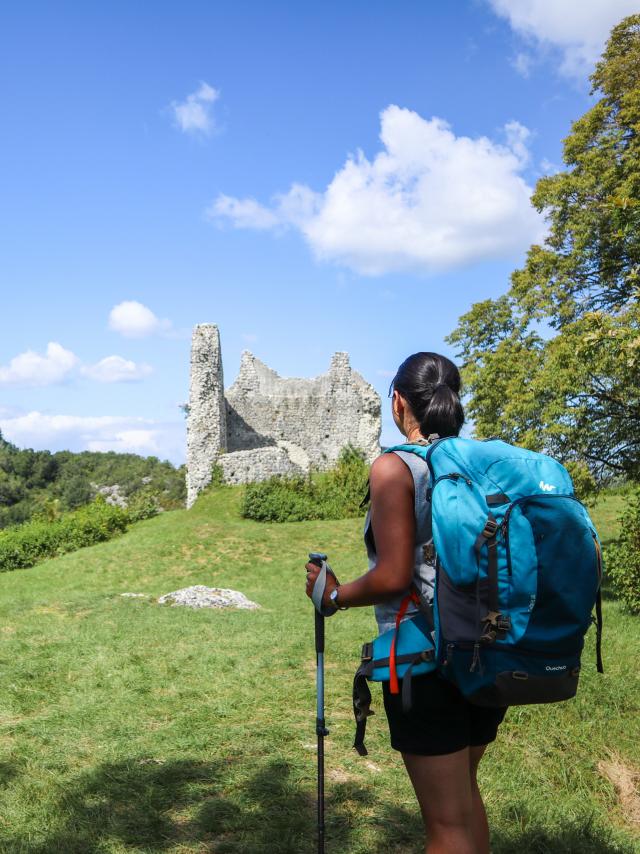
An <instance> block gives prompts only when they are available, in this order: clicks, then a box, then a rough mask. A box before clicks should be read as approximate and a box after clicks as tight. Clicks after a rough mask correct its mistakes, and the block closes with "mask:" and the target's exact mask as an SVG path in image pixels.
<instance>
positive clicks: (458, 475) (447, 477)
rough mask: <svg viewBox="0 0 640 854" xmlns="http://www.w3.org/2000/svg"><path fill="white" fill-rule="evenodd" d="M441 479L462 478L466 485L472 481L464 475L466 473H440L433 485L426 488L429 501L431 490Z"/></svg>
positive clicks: (471, 484) (469, 484) (470, 484)
mask: <svg viewBox="0 0 640 854" xmlns="http://www.w3.org/2000/svg"><path fill="white" fill-rule="evenodd" d="M442 480H464V482H465V483H466V484H467V486H473V481H472V480H470V479H469V478H468V477H466V475H464V474H460V472H459V471H452V472H451V473H450V474H441V475H440V477H437V478H436V479H435V482H434V484H433V486H430V487H429V488H428V489H427V501H431V497H432V495H433V490H434V489H435V488H436V486H437V485H438V484H439V483H440V481H442Z"/></svg>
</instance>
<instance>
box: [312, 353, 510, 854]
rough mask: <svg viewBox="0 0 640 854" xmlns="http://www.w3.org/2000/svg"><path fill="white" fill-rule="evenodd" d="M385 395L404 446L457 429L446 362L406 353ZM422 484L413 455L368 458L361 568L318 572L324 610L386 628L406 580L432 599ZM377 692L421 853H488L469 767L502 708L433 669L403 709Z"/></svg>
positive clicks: (421, 465)
mask: <svg viewBox="0 0 640 854" xmlns="http://www.w3.org/2000/svg"><path fill="white" fill-rule="evenodd" d="M391 389H392V390H393V398H392V411H393V420H394V421H395V424H396V426H397V427H398V429H399V430H400V432H401V433H402V434H403V435H404V436H405V437H406V440H407V442H408V443H411V444H422V443H426V442H427V437H428V436H430V435H431V434H437V435H438V436H440V437H445V436H457V435H458V433H459V432H460V428H461V427H462V424H463V422H464V412H463V409H462V404H461V403H460V397H459V392H460V374H459V372H458V369H457V368H456V366H455V365H454V364H453V362H451V361H450V360H449V359H447V358H445V357H444V356H440V355H438V354H436V353H415V354H414V355H413V356H409V358H408V359H406V360H405V361H404V362H403V363H402V364H401V365H400V367H399V368H398V372H397V373H396V375H395V377H394V379H393V381H392V383H391ZM428 480H429V475H428V468H427V464H426V462H425V461H424V460H423V459H422V458H421V457H418V456H416V455H415V454H411V453H407V452H403V451H394V452H392V453H388V454H383V455H382V456H380V457H378V459H377V460H375V462H374V463H373V465H372V467H371V473H370V479H369V483H370V488H371V506H370V509H369V512H368V514H367V518H366V521H365V544H366V547H367V555H368V558H369V567H370V568H369V571H368V572H366V573H365V574H364V575H361V576H360V577H359V578H356V580H355V581H351V582H349V583H348V584H339V583H338V582H337V581H336V580H334V579H333V578H332V577H331V576H330V575H328V576H327V586H326V589H325V594H324V601H323V604H324V605H326V606H327V607H330V606H331V605H334V606H338V607H340V608H354V607H361V606H363V605H375V615H376V621H377V623H378V630H379V632H380V633H382V632H386V631H388V630H389V629H392V628H394V626H395V620H396V615H397V613H398V610H399V608H400V603H401V602H402V600H403V599H404V597H405V596H406V594H407V592H408V590H409V588H410V587H411V585H412V583H416V584H417V585H419V587H420V592H421V593H422V595H423V596H426V597H427V599H432V598H433V585H434V579H435V568H434V567H433V566H432V565H430V564H429V563H427V562H426V561H425V557H424V549H423V546H424V545H425V544H429V543H431V540H432V538H431V530H430V514H429V506H428V503H427V486H428ZM306 569H307V585H306V591H307V595H308V596H311V591H312V589H313V585H314V583H315V580H316V578H317V576H318V573H319V569H318V567H317V566H315V565H314V564H312V563H308V564H307V565H306ZM336 589H337V591H338V592H337V593H336V594H334V598H333V599H331V598H330V597H331V594H332V593H333V591H334V590H336ZM415 612H416V608H415V605H412V606H410V608H409V610H408V611H407V614H406V618H408V617H411V616H415ZM406 618H405V619H406ZM383 693H384V707H385V712H386V715H387V720H388V724H389V731H390V736H391V746H392V747H393V748H394V749H395V750H398V751H400V753H401V754H402V759H403V761H404V764H405V767H406V769H407V772H408V774H409V777H410V779H411V782H412V784H413V788H414V790H415V793H416V797H417V799H418V803H419V805H420V810H421V812H422V817H423V820H424V824H425V830H426V833H427V845H426V852H427V854H489V827H488V824H487V816H486V812H485V809H484V804H483V802H482V796H481V794H480V790H479V789H478V782H477V771H478V765H479V763H480V760H481V759H482V755H483V754H484V752H485V750H486V748H487V745H488V744H489V743H490V742H492V741H493V740H494V739H495V737H496V732H497V729H498V726H499V724H500V722H501V721H502V719H503V717H504V714H505V711H506V709H503V708H499V709H495V708H484V707H481V706H474V705H472V704H471V703H469V702H467V701H466V700H465V699H464V698H463V697H462V695H461V694H460V693H459V691H458V689H457V688H456V687H455V686H453V685H452V684H450V683H449V682H446V681H445V680H444V679H442V678H441V677H440V676H439V675H438V674H437V673H436V672H432V673H427V674H423V675H419V676H414V678H413V685H412V708H411V710H410V712H408V713H405V712H403V709H402V700H401V696H400V694H392V693H391V692H390V689H389V683H388V682H383Z"/></svg>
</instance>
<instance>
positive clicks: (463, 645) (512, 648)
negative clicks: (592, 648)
mask: <svg viewBox="0 0 640 854" xmlns="http://www.w3.org/2000/svg"><path fill="white" fill-rule="evenodd" d="M475 645H476V642H475V641H458V643H447V644H446V650H447V660H446V661H445V662H444V663H445V664H449V663H450V661H451V658H452V654H453V652H454V650H455V649H456V648H457V649H460V650H463V651H465V652H471V651H472V650H473V649H474V647H475ZM482 651H483V652H501V651H505V652H509V653H512V654H513V655H520V654H522V655H537V656H547V657H548V658H567V657H568V656H570V655H576V654H580V653H581V652H582V647H580V649H575V650H572V651H571V652H550V651H547V650H538V649H525V648H520V647H518V646H516V645H509V646H496V644H493V645H492V646H485V647H483V648H482Z"/></svg>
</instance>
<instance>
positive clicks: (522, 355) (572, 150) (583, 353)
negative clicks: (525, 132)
mask: <svg viewBox="0 0 640 854" xmlns="http://www.w3.org/2000/svg"><path fill="white" fill-rule="evenodd" d="M591 82H592V93H594V94H599V95H600V98H599V100H598V101H597V102H596V103H595V104H594V105H593V107H591V109H590V110H589V111H588V112H587V113H585V115H584V116H582V117H581V118H580V119H578V121H576V122H575V123H574V124H573V126H572V128H571V133H570V134H569V136H568V137H567V138H566V139H565V141H564V163H565V165H566V168H565V169H564V170H563V171H561V172H559V173H557V174H556V175H552V176H546V177H544V178H541V179H540V180H539V181H538V184H537V186H536V189H535V192H534V194H533V196H532V202H533V204H534V205H535V207H536V208H537V209H538V210H539V211H540V212H541V213H543V214H544V215H545V217H546V220H547V223H548V234H547V237H546V239H545V242H544V244H543V245H542V246H539V245H534V246H532V247H531V248H530V250H529V252H528V255H527V259H526V263H525V265H524V267H523V268H522V269H520V270H517V271H515V272H514V273H513V275H512V277H511V287H510V290H509V292H508V293H507V294H506V295H505V296H502V297H500V298H499V299H497V300H485V301H484V302H480V303H476V304H475V305H474V306H473V307H472V308H471V310H470V311H469V312H468V313H467V314H465V315H464V316H463V317H461V318H460V321H459V325H458V327H457V329H456V330H455V331H454V332H453V333H452V334H451V335H450V336H449V339H448V340H449V342H450V343H452V344H454V345H455V346H456V347H457V348H458V353H459V355H460V356H461V358H462V360H463V378H464V381H465V386H466V390H467V393H468V394H469V396H470V401H469V405H468V411H469V415H470V416H471V417H472V419H473V420H474V422H475V425H476V430H477V432H478V434H479V435H483V436H489V435H500V436H503V437H504V438H506V439H507V440H508V441H512V442H517V443H519V444H522V445H524V446H526V447H530V448H532V449H535V450H546V451H548V452H550V453H553V454H555V455H556V456H558V457H560V458H561V459H563V460H565V461H567V462H570V461H574V462H576V463H580V462H582V463H586V464H587V465H588V467H589V468H590V470H591V471H592V472H593V473H594V474H595V475H596V476H597V477H599V478H602V477H606V476H608V475H610V474H612V473H617V474H622V475H626V476H630V477H635V478H637V477H638V476H639V475H640V299H639V298H640V15H632V16H630V17H628V18H626V19H625V20H623V21H622V22H621V23H620V24H619V25H618V26H616V27H615V28H614V29H613V31H612V33H611V37H610V39H609V41H608V43H607V46H606V49H605V52H604V54H603V56H602V58H601V60H600V61H599V63H598V64H597V66H596V69H595V71H594V73H593V75H592V76H591Z"/></svg>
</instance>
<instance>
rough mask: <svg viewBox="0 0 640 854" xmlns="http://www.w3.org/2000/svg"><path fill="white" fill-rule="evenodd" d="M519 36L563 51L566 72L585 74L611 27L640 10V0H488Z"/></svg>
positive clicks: (573, 74) (590, 67) (563, 64)
mask: <svg viewBox="0 0 640 854" xmlns="http://www.w3.org/2000/svg"><path fill="white" fill-rule="evenodd" d="M488 2H489V4H490V5H491V7H492V8H493V11H494V12H495V13H496V14H497V15H499V16H500V17H501V18H506V20H507V21H508V22H509V24H510V25H511V27H512V29H513V30H514V31H515V32H516V33H517V34H518V35H520V36H523V37H524V38H525V39H528V40H530V41H532V42H534V43H537V45H538V46H539V47H542V48H544V47H549V46H552V47H556V48H559V49H560V51H561V52H562V57H563V58H562V65H561V67H560V70H561V71H562V73H563V74H567V75H570V76H574V77H584V76H585V75H586V74H588V73H589V72H590V71H591V70H592V69H593V65H594V63H595V61H596V60H597V59H598V57H599V56H600V54H601V52H602V49H603V47H604V43H605V41H606V40H607V37H608V35H609V32H610V30H611V28H612V27H613V26H614V25H615V24H617V23H618V22H619V21H621V20H622V18H624V17H625V16H626V15H631V14H633V13H635V12H638V11H640V8H639V6H638V0H488Z"/></svg>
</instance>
